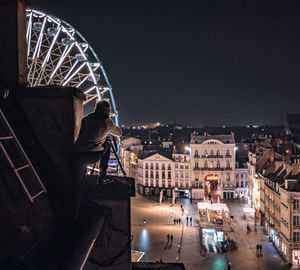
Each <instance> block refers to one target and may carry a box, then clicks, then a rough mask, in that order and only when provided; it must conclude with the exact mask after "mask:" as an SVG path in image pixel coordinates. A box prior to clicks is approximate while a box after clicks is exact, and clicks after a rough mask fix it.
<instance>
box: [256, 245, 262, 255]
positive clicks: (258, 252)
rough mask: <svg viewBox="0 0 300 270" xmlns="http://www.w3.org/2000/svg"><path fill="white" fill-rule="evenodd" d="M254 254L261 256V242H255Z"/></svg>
mask: <svg viewBox="0 0 300 270" xmlns="http://www.w3.org/2000/svg"><path fill="white" fill-rule="evenodd" d="M256 256H257V257H259V256H262V245H261V244H257V245H256Z"/></svg>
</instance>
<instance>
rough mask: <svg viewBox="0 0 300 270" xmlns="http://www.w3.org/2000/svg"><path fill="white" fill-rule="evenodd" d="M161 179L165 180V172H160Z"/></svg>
mask: <svg viewBox="0 0 300 270" xmlns="http://www.w3.org/2000/svg"><path fill="white" fill-rule="evenodd" d="M161 178H162V179H165V178H166V174H165V171H162V173H161Z"/></svg>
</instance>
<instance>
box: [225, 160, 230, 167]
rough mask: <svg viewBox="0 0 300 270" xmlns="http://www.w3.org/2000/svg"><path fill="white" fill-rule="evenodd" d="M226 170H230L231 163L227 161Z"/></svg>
mask: <svg viewBox="0 0 300 270" xmlns="http://www.w3.org/2000/svg"><path fill="white" fill-rule="evenodd" d="M226 168H230V162H229V161H228V160H227V161H226Z"/></svg>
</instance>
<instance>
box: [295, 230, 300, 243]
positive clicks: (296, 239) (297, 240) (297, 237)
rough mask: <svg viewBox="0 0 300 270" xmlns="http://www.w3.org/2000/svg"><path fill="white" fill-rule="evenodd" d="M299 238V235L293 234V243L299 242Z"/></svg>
mask: <svg viewBox="0 0 300 270" xmlns="http://www.w3.org/2000/svg"><path fill="white" fill-rule="evenodd" d="M299 236H300V233H299V232H294V242H297V243H298V242H299Z"/></svg>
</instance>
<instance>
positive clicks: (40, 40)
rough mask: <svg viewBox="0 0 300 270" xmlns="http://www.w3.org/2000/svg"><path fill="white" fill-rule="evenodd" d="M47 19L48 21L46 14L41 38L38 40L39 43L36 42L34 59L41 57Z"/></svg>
mask: <svg viewBox="0 0 300 270" xmlns="http://www.w3.org/2000/svg"><path fill="white" fill-rule="evenodd" d="M46 21H47V17H46V16H45V18H44V21H43V25H42V28H41V30H40V35H39V39H38V41H37V44H36V47H35V50H34V53H33V56H32V59H35V58H37V57H39V54H40V49H41V44H42V39H43V34H44V28H45V25H46Z"/></svg>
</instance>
